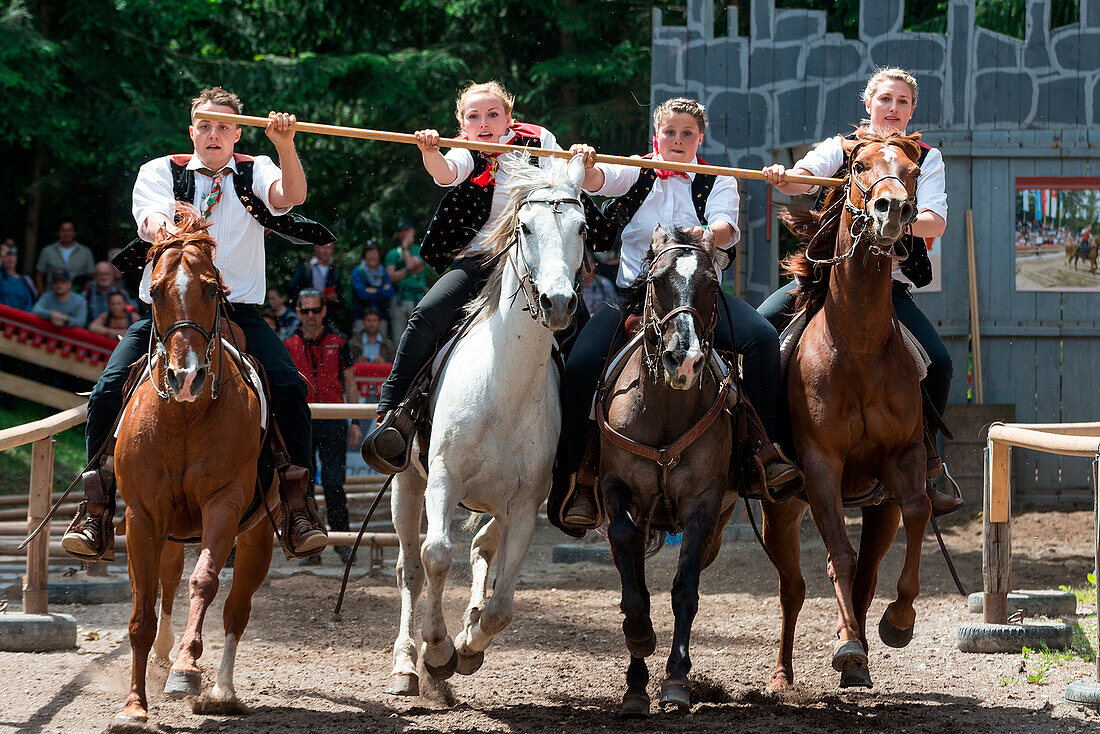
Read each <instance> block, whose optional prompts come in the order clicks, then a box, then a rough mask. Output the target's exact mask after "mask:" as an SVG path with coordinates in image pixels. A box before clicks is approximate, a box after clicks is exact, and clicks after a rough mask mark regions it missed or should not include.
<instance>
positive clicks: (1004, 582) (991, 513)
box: [982, 439, 1012, 624]
mask: <svg viewBox="0 0 1100 734" xmlns="http://www.w3.org/2000/svg"><path fill="white" fill-rule="evenodd" d="M1010 458H1011V450H1010V448H1009V447H1008V446H1007V445H1004V444H998V443H995V442H994V441H993V440H992V439H991V440H989V441H988V443H987V445H986V449H985V471H984V472H983V474H984V477H985V488H984V489H985V491H984V492H983V493H982V495H983V497H984V507H983V510H984V511H983V513H982V586H983V591H984V595H983V598H982V614H983V616H984V618H985V621H986V622H987V623H988V624H1007V623H1008V592H1009V590H1010V589H1011V588H1012V574H1011V570H1012V567H1011V559H1012V542H1011V541H1012V535H1011V532H1012V530H1011V525H1010V524H1009V522H1008V515H1009V512H1010V506H1009V503H1010V497H1009V492H1008V486H1007V484H1008V482H1007V480H1008V476H1007V472H1003V471H998V468H1000V467H1004V468H1007V466H1008V463H1009V460H1010ZM998 485H1000V486H998Z"/></svg>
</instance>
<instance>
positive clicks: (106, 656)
mask: <svg viewBox="0 0 1100 734" xmlns="http://www.w3.org/2000/svg"><path fill="white" fill-rule="evenodd" d="M852 525H853V529H854V528H855V527H856V526H858V519H855V518H853V519H852ZM1013 534H1014V543H1015V560H1014V573H1015V586H1016V588H1056V587H1057V586H1058V585H1059V584H1074V585H1078V586H1080V585H1083V584H1084V578H1085V574H1086V573H1087V572H1088V571H1089V570H1091V566H1092V560H1091V559H1092V548H1091V538H1092V537H1093V535H1092V514H1091V513H1090V512H1081V513H1043V514H1037V513H1027V514H1021V515H1019V516H1018V517H1017V518H1016V520H1015V521H1014V530H1013ZM748 538H751V536H746V539H733V540H730V541H729V542H728V543H727V544H726V545H725V547H724V548H723V550H722V554H721V556H720V557H719V560H718V561H717V562H716V564H715V565H714V566H713V567H711V568H710V569H708V571H707V572H706V573H705V574H704V577H703V586H702V598H701V601H700V606H699V615H698V617H697V619H696V622H695V627H694V629H695V634H694V636H693V638H692V644H693V647H692V660H693V662H694V670H693V677H694V679H695V682H696V687H695V688H696V690H695V696H696V697H697V698H698V699H699V703H697V704H696V705H695V706H694V707H693V708H692V710H691V712H690V713H689V714H684V715H680V714H671V713H667V714H660V713H658V714H657V715H655V716H654V717H652V718H651V719H649V720H648V721H644V722H621V721H619V720H618V718H617V717H616V713H617V710H618V703H619V699H620V696H621V694H622V690H623V686H624V676H625V664H626V661H627V656H626V652H625V648H624V646H623V641H622V635H621V632H620V631H619V623H620V615H619V613H618V610H617V599H618V596H619V590H618V589H619V587H618V577H617V574H616V572H615V570H614V567H613V566H609V565H603V564H597V563H585V564H575V565H563V564H555V563H552V562H551V552H552V549H553V546H554V545H555V544H557V543H560V542H563V540H565V538H564V536H562V535H560V534H559V533H558V532H557V531H556V530H554V529H553V528H551V527H549V526H546V525H545V523H544V524H543V525H542V526H541V528H540V530H539V533H538V535H537V537H536V541H535V545H534V546H533V548H532V552H531V555H530V556H529V558H528V560H527V563H526V564H525V570H524V574H523V578H522V581H521V584H520V588H519V591H518V593H517V604H516V617H515V621H514V622H513V624H512V626H511V627H510V628H509V629H508V630H506V631H505V632H504V633H503V634H502V635H501V636H500V637H498V638H497V641H496V643H495V644H494V646H493V647H491V648H490V650H489V652H488V654H487V657H486V662H485V666H484V667H483V668H482V669H481V671H479V672H478V673H477V674H476V675H474V676H471V677H468V678H465V677H461V676H455V677H454V678H452V679H451V680H450V681H448V682H447V683H444V684H441V685H439V686H437V687H436V688H435V689H434V690H429V689H430V687H429V686H428V685H427V676H426V675H425V676H422V684H421V688H422V691H424V692H425V694H426V695H424V696H422V697H421V698H418V699H396V698H393V697H390V696H387V695H386V694H385V693H384V689H385V686H386V680H387V676H388V674H389V670H390V664H391V659H390V650H391V645H392V643H393V636H394V634H395V630H396V618H397V609H398V600H397V592H396V589H395V587H394V582H393V578H392V573H391V574H389V575H379V576H376V577H370V576H364V577H362V578H359V579H358V580H355V581H353V583H352V584H351V587H350V590H349V595H348V599H347V600H346V607H345V612H344V614H343V621H342V622H340V623H336V622H333V621H332V610H333V606H334V604H335V600H336V595H337V592H338V589H339V579H338V578H337V577H335V576H332V575H317V574H313V573H306V572H304V569H299V568H298V567H297V566H294V565H289V564H286V563H285V562H283V561H282V560H281V558H280V561H279V562H278V563H277V564H276V569H275V572H274V573H273V574H272V577H271V578H269V580H268V582H267V583H266V584H265V586H264V587H263V588H262V589H261V590H260V591H259V592H258V594H257V595H256V598H255V605H254V609H253V618H252V623H251V624H250V626H249V628H248V632H247V633H246V637H245V640H244V642H243V643H242V645H241V647H240V653H239V655H238V658H237V672H236V684H237V692H238V694H239V695H240V697H241V699H242V701H243V702H244V703H245V704H246V705H247V707H248V709H249V710H250V711H249V713H248V714H246V715H243V716H235V717H226V716H214V715H203V714H196V713H193V712H192V711H191V708H190V706H189V705H188V704H187V703H186V702H182V701H169V700H166V699H165V698H164V697H163V696H162V695H160V693H159V687H160V686H161V685H163V681H164V675H165V674H164V672H163V669H160V668H156V667H155V666H151V675H150V691H151V701H150V704H151V712H150V713H151V719H152V720H153V721H155V722H156V724H157V727H159V730H160V731H164V732H215V731H228V732H301V731H312V732H330V731H331V732H427V731H448V732H481V731H506V732H567V731H570V732H573V731H581V732H584V731H631V732H633V731H704V732H709V731H714V732H717V731H722V732H728V731H739V732H766V733H767V734H778V733H779V732H795V731H797V732H818V731H821V732H834V731H846V732H879V731H890V732H935V734H942V733H943V732H949V731H950V732H1028V733H1029V734H1033V733H1035V732H1043V733H1044V734H1047V733H1050V732H1086V731H1097V730H1098V728H1100V716H1097V715H1096V714H1094V713H1091V712H1088V711H1086V710H1084V709H1079V708H1077V707H1074V706H1070V705H1068V704H1066V703H1065V701H1064V700H1063V695H1064V693H1065V687H1066V684H1067V682H1069V681H1071V680H1073V679H1075V678H1082V677H1085V678H1088V677H1091V676H1092V675H1093V674H1094V668H1093V666H1092V665H1091V664H1088V663H1085V662H1083V661H1081V660H1080V659H1074V660H1071V661H1069V662H1066V663H1064V664H1062V665H1058V666H1056V667H1054V668H1053V669H1052V670H1050V671H1049V672H1048V674H1047V676H1046V683H1045V684H1034V683H1029V682H1028V681H1027V680H1026V678H1027V676H1028V675H1029V674H1033V673H1034V672H1035V665H1036V662H1035V660H1034V659H1031V660H1024V659H1023V657H1022V656H1021V655H1018V654H1015V655H1009V654H1005V655H972V654H970V655H968V654H965V653H961V652H959V651H958V650H957V648H956V646H955V641H954V630H955V627H956V625H958V624H959V623H961V622H964V621H967V620H971V619H973V617H972V616H971V615H968V614H967V612H966V604H965V600H963V599H962V598H961V597H959V596H958V595H957V594H956V593H955V592H954V589H953V588H952V585H951V581H950V578H949V576H948V575H947V572H946V568H945V566H944V563H943V560H942V559H941V558H940V557H939V555H938V550H937V549H936V548H935V539H934V537H933V536H932V535H931V533H929V536H928V538H927V540H926V543H925V554H924V564H923V566H922V582H923V587H924V588H923V591H922V594H921V596H920V597H919V598H918V600H917V603H918V607H917V611H918V623H917V629H916V637H915V639H914V640H913V642H912V643H911V644H910V645H909V646H908V647H907V648H905V649H903V650H892V649H889V648H886V647H885V646H884V645H883V644H882V643H881V642H880V641H879V640H878V638H877V636H873V637H872V638H871V640H872V643H871V645H872V648H871V651H870V666H871V668H870V669H871V674H872V676H873V678H874V682H875V687H874V689H873V690H871V691H862V690H860V691H856V692H851V691H841V690H840V689H839V688H838V687H837V683H838V680H839V674H837V673H834V672H833V670H832V669H831V668H830V667H829V656H830V654H831V651H832V646H833V645H832V639H833V637H832V636H833V629H834V625H835V616H836V606H835V601H834V598H833V592H832V587H831V585H830V584H829V583H828V580H827V579H826V577H825V573H824V560H823V549H822V546H821V544H820V540H818V539H817V535H816V530H814V529H813V527H812V526H810V525H806V526H805V527H804V529H803V569H804V571H805V573H806V577H807V583H808V587H809V588H808V598H807V601H806V605H805V607H804V609H803V611H802V615H801V618H800V626H799V631H798V638H797V648H796V658H795V668H796V676H797V678H798V681H797V686H796V687H795V689H794V690H793V691H791V692H788V693H784V694H782V695H773V694H769V693H766V692H765V686H766V685H767V682H768V679H769V676H770V674H771V671H772V668H773V666H774V663H775V655H776V651H777V647H778V645H777V636H778V629H779V608H778V600H777V581H776V576H775V573H774V571H773V570H772V568H771V566H770V564H769V563H768V561H767V559H766V557H765V556H764V554H763V552H762V551H761V550H760V548H759V547H757V546H756V544H755V541H752V540H751V539H748ZM599 542H605V541H602V539H600V540H599ZM903 542H904V541H903V540H901V539H899V541H898V543H897V545H896V546H895V548H894V549H893V551H891V554H890V556H888V558H887V561H886V562H885V563H884V566H883V572H882V573H881V574H880V583H879V597H878V598H876V600H875V603H874V605H873V606H872V609H871V613H870V615H869V618H871V619H874V620H878V618H879V616H880V615H881V614H882V610H883V608H884V606H885V604H886V603H887V602H888V601H889V600H890V599H892V598H893V586H894V584H895V582H896V579H897V574H898V571H899V568H900V562H901V555H902V551H903ZM948 543H949V545H950V547H951V548H952V550H953V551H954V556H955V560H956V563H957V564H958V565H959V567H960V569H961V572H962V575H963V579H964V583H965V584H966V585H967V586H968V587H969V589H971V590H977V589H980V579H981V570H980V569H981V523H980V521H978V520H977V519H976V518H970V519H968V520H964V521H960V522H957V523H955V524H953V525H952V526H950V528H949V530H948ZM675 551H676V549H675V548H666V549H664V550H663V551H662V552H661V554H660V555H658V556H657V557H656V558H655V559H652V560H651V561H650V573H649V579H650V587H651V589H653V590H654V599H653V609H654V622H655V625H656V628H657V633H658V637H659V645H658V654H657V655H655V656H654V657H652V658H650V673H651V676H652V679H653V682H652V684H651V685H652V687H653V688H654V694H653V695H654V700H656V698H657V695H656V687H657V685H658V684H659V682H660V679H661V677H662V675H663V671H664V656H665V655H667V651H668V645H669V644H670V639H671V626H672V614H671V611H670V607H669V594H668V589H669V587H670V585H671V581H672V574H673V571H674V564H675ZM392 556H393V551H390V552H389V560H391V561H392ZM334 558H335V557H334V556H333V555H332V554H331V553H328V554H326V556H325V565H324V566H323V567H322V569H323V570H324V571H325V572H327V573H333V574H334V573H335V568H336V563H335V560H334ZM458 578H459V579H462V580H463V581H465V580H466V579H468V571H467V573H466V574H462V573H461V572H460V573H459V574H458ZM185 587H186V584H184V588H185ZM224 593H225V586H224V585H223V587H222V594H224ZM446 599H447V613H448V621H450V622H452V623H456V622H457V620H458V619H459V618H460V615H461V613H462V610H463V609H464V607H465V600H466V593H465V590H464V589H463V588H462V585H461V583H457V584H454V585H452V586H451V587H450V588H449V589H448V591H447V596H446ZM182 602H183V600H182V597H181V599H180V600H179V601H178V602H177V610H178V612H177V617H176V619H177V622H176V624H177V635H178V633H179V629H178V625H179V624H180V621H181V619H182V614H181V612H182V609H183V603H182ZM53 611H58V612H64V613H68V614H72V615H74V616H75V617H76V618H77V620H78V622H79V624H80V629H79V637H78V639H79V649H77V650H74V651H72V652H62V653H49V654H16V653H0V712H2V713H0V732H31V733H37V732H85V731H103V730H104V728H105V727H106V726H107V725H109V724H110V722H111V720H112V717H113V716H114V714H115V713H116V712H117V711H118V710H119V708H120V707H121V702H122V700H123V698H124V696H125V693H126V691H127V688H128V676H129V657H130V656H129V652H130V651H129V644H128V641H127V639H126V622H127V618H128V615H129V605H128V604H111V605H104V606H99V607H64V606H62V607H54V608H53ZM1079 611H1082V610H1079ZM220 618H221V614H220V598H219V601H217V602H215V607H214V608H212V610H211V614H210V615H209V616H208V618H207V632H208V634H207V636H206V640H207V645H206V652H205V654H204V655H203V658H202V664H203V667H204V671H205V672H204V677H205V680H204V687H205V686H209V685H211V684H212V682H213V675H214V674H216V671H217V665H218V660H219V658H220V655H221V648H222V632H221V619H220ZM1094 629H1095V628H1094ZM1093 644H1095V638H1093ZM150 730H158V729H154V728H152V727H150Z"/></svg>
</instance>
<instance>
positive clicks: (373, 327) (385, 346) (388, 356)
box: [351, 308, 396, 364]
mask: <svg viewBox="0 0 1100 734" xmlns="http://www.w3.org/2000/svg"><path fill="white" fill-rule="evenodd" d="M351 353H352V355H353V356H354V357H355V361H356V362H369V363H372V364H390V363H392V362H393V355H394V354H395V353H396V350H395V349H394V347H393V342H392V341H390V338H389V337H388V336H386V335H385V334H384V333H382V320H381V318H379V316H378V312H377V311H375V310H374V309H370V308H368V309H367V311H366V313H364V314H363V318H362V319H361V320H360V321H359V323H357V324H356V325H355V331H354V332H353V333H352V338H351Z"/></svg>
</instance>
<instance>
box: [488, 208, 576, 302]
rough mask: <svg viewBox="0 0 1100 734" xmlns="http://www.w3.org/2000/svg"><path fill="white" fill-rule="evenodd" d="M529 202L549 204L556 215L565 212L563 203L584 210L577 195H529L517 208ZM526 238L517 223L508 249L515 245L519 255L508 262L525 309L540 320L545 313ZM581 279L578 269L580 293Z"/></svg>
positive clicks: (574, 286) (574, 285)
mask: <svg viewBox="0 0 1100 734" xmlns="http://www.w3.org/2000/svg"><path fill="white" fill-rule="evenodd" d="M528 204H547V205H549V206H550V207H551V210H550V211H551V212H553V213H554V214H555V215H561V214H564V213H565V212H564V211H562V210H561V209H559V208H558V207H560V206H562V205H563V204H575V205H576V206H579V207H580V208H581V211H582V212H583V211H584V203H583V202H581V200H580V199H578V198H577V197H575V196H570V197H562V198H559V199H532V198H530V197H528V198H526V199H524V200H523V201H522V202H520V205H519V207H517V209H522V208H523V207H525V206H527V205H528ZM525 239H526V237H524V235H523V227H521V226H518V225H517V226H516V231H515V238H514V239H513V240H512V243H511V245H509V247H508V249H511V247H512V246H515V248H516V253H517V255H516V258H508V262H509V263H510V264H511V265H512V271H513V272H514V273H515V274H516V277H517V278H519V292H522V293H523V300H524V301H525V302H526V303H527V306H526V307H525V308H524V309H523V310H524V311H527V313H529V314H530V315H531V318H532V319H534V320H535V321H538V320H539V318H541V317H542V316H543V315H544V314H543V312H542V306H541V305H539V298H538V288H537V287H536V286H535V280H534V278H533V277H532V273H533V271H532V270H531V266H530V265H528V263H527V257H526V256H525V254H524V251H523V241H524V240H525ZM505 252H507V250H505ZM505 257H507V255H505ZM515 260H519V261H520V264H521V265H522V266H523V272H522V273H521V272H520V271H519V267H517V266H516V263H515ZM580 279H581V274H580V271H578V272H577V276H576V278H574V280H573V292H574V293H578V292H579V290H580V288H579V285H580ZM515 296H516V294H512V298H515ZM578 297H579V296H578Z"/></svg>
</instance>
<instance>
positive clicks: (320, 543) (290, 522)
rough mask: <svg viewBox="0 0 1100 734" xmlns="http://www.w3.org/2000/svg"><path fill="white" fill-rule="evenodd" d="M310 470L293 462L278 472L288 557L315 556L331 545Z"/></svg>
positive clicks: (284, 547)
mask: <svg viewBox="0 0 1100 734" xmlns="http://www.w3.org/2000/svg"><path fill="white" fill-rule="evenodd" d="M309 482H310V476H309V471H308V470H307V469H305V468H303V467H300V466H294V465H293V464H290V465H288V466H286V467H285V468H284V469H282V470H280V472H279V491H280V493H281V494H282V498H283V502H282V511H283V513H282V514H283V522H282V526H283V527H282V541H283V550H284V552H285V553H286V555H287V557H288V558H306V557H308V556H314V555H317V554H318V553H320V552H321V551H323V550H324V549H325V546H326V545H328V533H326V532H325V525H324V523H323V522H322V521H321V516H320V514H319V513H318V512H317V503H316V502H315V501H314V499H313V493H312V492H310V491H309V490H310V486H309Z"/></svg>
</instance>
